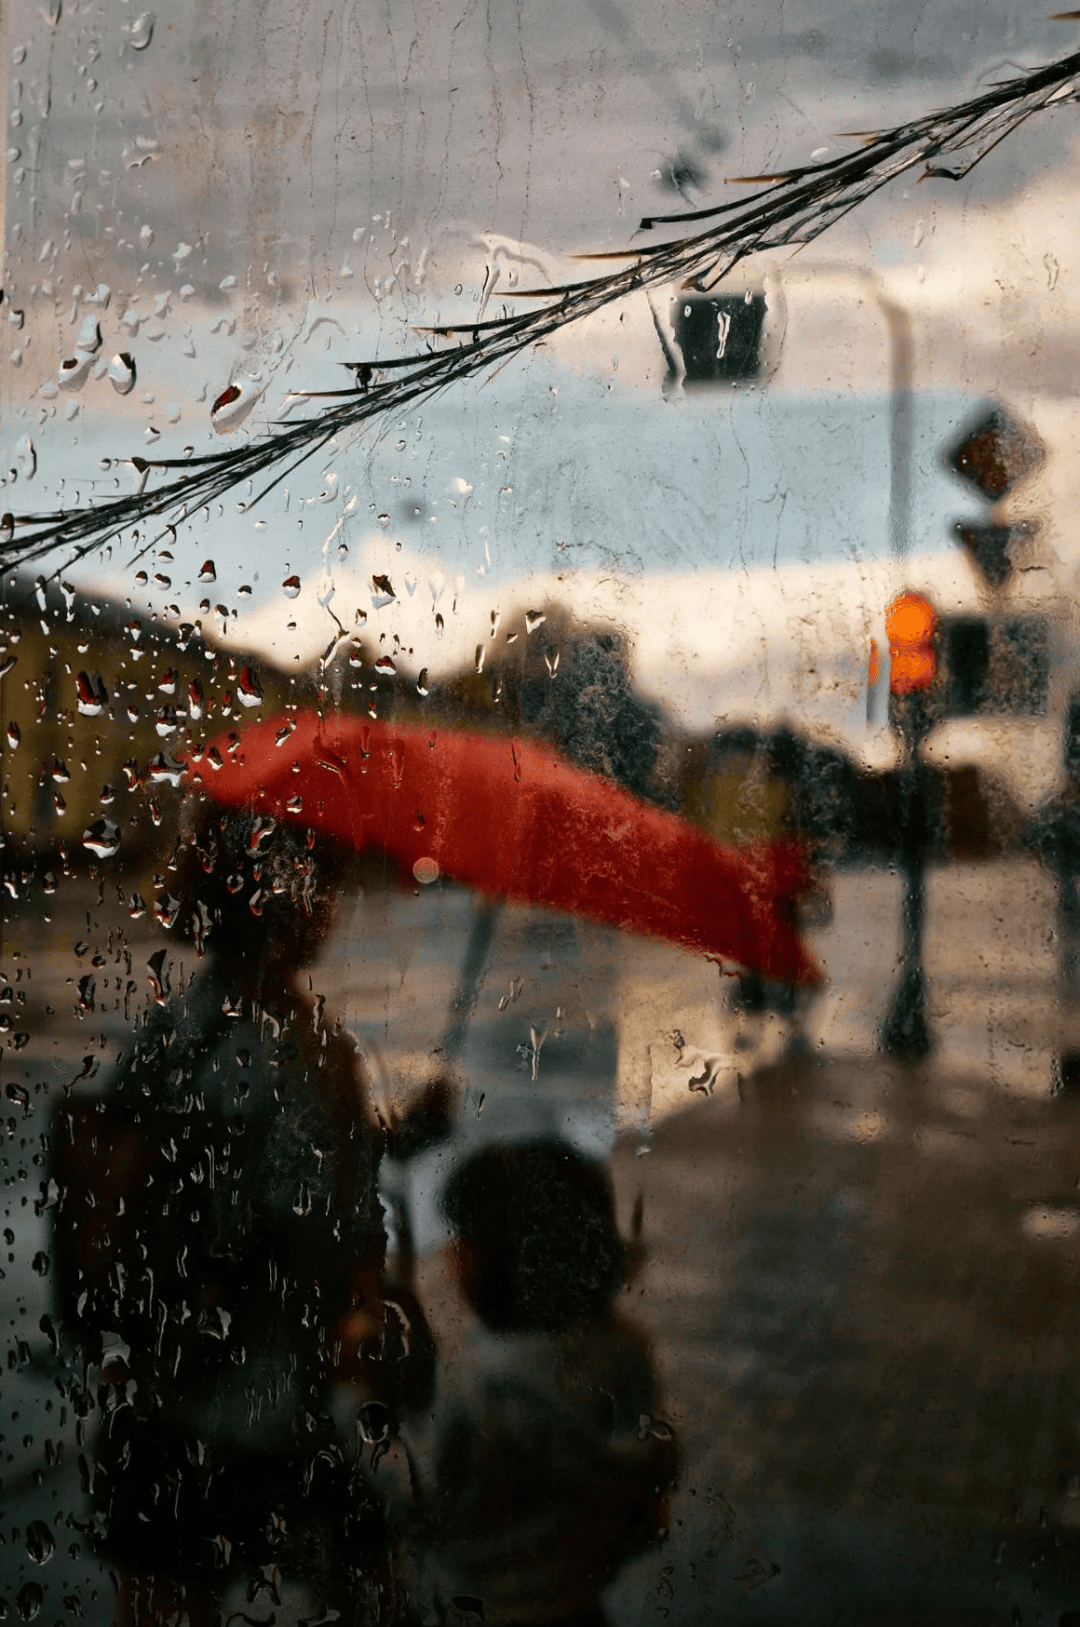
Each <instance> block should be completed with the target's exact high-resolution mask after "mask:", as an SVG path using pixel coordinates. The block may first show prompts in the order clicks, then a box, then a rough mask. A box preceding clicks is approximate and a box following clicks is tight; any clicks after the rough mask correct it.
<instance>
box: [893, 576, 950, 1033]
mask: <svg viewBox="0 0 1080 1627" xmlns="http://www.w3.org/2000/svg"><path fill="white" fill-rule="evenodd" d="M937 622H938V617H937V612H936V611H935V609H934V607H933V605H932V604H931V603H930V601H929V599H927V598H925V597H924V596H923V595H922V594H921V593H902V594H901V595H900V597H899V598H898V599H895V600H894V601H893V603H892V604H891V605H890V606H889V610H888V613H887V615H886V622H885V625H886V631H887V633H888V636H889V656H890V663H891V665H890V675H889V721H890V722H891V724H892V726H893V728H894V729H895V731H896V733H897V736H898V737H899V741H900V759H899V762H898V764H897V784H896V797H897V809H896V811H897V834H898V846H899V860H900V868H901V872H902V875H903V878H904V897H903V904H902V906H901V915H900V920H901V946H900V977H899V981H898V983H897V986H896V992H895V993H894V995H893V1000H892V1004H891V1006H890V1008H889V1013H888V1016H887V1017H886V1019H885V1021H884V1023H883V1024H882V1028H881V1047H882V1050H883V1051H885V1053H886V1054H887V1055H888V1056H892V1057H896V1058H897V1060H899V1061H903V1062H917V1061H919V1060H920V1058H922V1057H925V1056H927V1055H929V1053H930V1050H931V1049H932V1046H933V1040H932V1038H931V1035H930V1027H929V1023H928V1022H927V1017H926V974H925V972H924V970H923V926H924V922H925V916H926V848H927V838H928V835H929V831H928V828H927V826H928V820H927V809H928V803H929V798H928V795H927V792H928V783H927V781H928V775H927V770H926V766H925V764H924V763H923V761H922V758H921V756H920V751H919V748H920V746H921V745H922V742H923V740H924V739H925V738H926V736H927V734H928V733H929V731H930V729H931V727H932V725H933V722H934V716H933V712H934V707H933V702H932V699H931V695H930V690H931V688H932V686H933V684H934V680H935V678H936V677H937V654H936V651H935V648H934V634H935V631H936V629H937Z"/></svg>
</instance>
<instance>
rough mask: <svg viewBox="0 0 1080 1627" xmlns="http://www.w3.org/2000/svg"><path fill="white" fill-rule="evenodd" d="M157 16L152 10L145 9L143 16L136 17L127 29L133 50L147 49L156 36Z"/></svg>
mask: <svg viewBox="0 0 1080 1627" xmlns="http://www.w3.org/2000/svg"><path fill="white" fill-rule="evenodd" d="M156 21H157V18H156V17H155V16H154V13H153V12H152V11H144V12H143V14H142V16H141V17H136V19H135V21H134V22H133V23H130V24H129V25H128V27H127V29H126V33H127V37H128V42H129V44H130V46H131V49H132V50H133V51H145V50H146V47H147V46H148V45H149V44H150V41H151V40H152V39H153V37H154V24H155V22H156Z"/></svg>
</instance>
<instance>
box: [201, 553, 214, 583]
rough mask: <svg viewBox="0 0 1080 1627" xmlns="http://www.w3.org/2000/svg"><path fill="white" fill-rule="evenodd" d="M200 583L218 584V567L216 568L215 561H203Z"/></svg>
mask: <svg viewBox="0 0 1080 1627" xmlns="http://www.w3.org/2000/svg"><path fill="white" fill-rule="evenodd" d="M199 581H200V582H216V581H217V567H216V566H215V564H214V561H213V560H212V559H204V560H203V563H202V565H201V566H200V568H199Z"/></svg>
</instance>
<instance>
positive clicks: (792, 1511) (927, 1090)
mask: <svg viewBox="0 0 1080 1627" xmlns="http://www.w3.org/2000/svg"><path fill="white" fill-rule="evenodd" d="M616 1167H617V1171H618V1180H619V1185H620V1191H621V1196H622V1200H623V1204H624V1208H625V1209H626V1211H627V1212H632V1211H633V1208H634V1206H635V1204H637V1205H640V1206H641V1212H642V1214H643V1231H644V1236H645V1239H646V1243H647V1250H648V1260H647V1264H646V1265H645V1267H644V1270H643V1272H642V1274H641V1277H640V1279H639V1281H638V1282H637V1283H636V1284H635V1285H634V1287H633V1288H632V1289H631V1291H630V1295H629V1299H630V1301H631V1302H632V1303H633V1305H634V1309H635V1314H637V1315H639V1316H640V1317H641V1318H642V1319H643V1320H644V1322H645V1323H646V1325H647V1326H648V1328H649V1330H650V1332H651V1333H652V1336H653V1338H654V1339H655V1341H656V1350H657V1355H658V1359H659V1363H660V1368H661V1372H662V1375H663V1378H664V1381H665V1384H666V1388H667V1395H668V1398H669V1406H670V1408H671V1418H672V1422H673V1424H674V1426H675V1428H676V1430H677V1433H678V1435H679V1438H680V1440H681V1442H682V1445H683V1450H684V1454H685V1470H684V1474H683V1479H682V1484H681V1487H680V1491H679V1494H678V1496H677V1498H676V1500H675V1507H674V1509H673V1517H674V1523H673V1528H672V1537H671V1540H670V1543H669V1545H668V1547H667V1550H666V1554H665V1562H664V1565H663V1566H660V1567H658V1568H657V1567H653V1569H652V1570H651V1571H650V1575H649V1582H650V1586H651V1588H652V1608H653V1610H654V1611H655V1612H656V1613H657V1614H658V1616H659V1615H662V1616H663V1618H664V1619H666V1620H670V1621H676V1620H677V1621H681V1622H686V1623H690V1622H694V1621H705V1620H716V1619H725V1618H726V1619H730V1620H734V1621H740V1622H755V1623H756V1622H762V1623H765V1622H781V1621H782V1622H800V1623H802V1622H822V1623H824V1622H853V1623H854V1622H863V1621H867V1622H869V1621H875V1622H876V1621H895V1622H901V1621H915V1620H918V1621H941V1622H964V1623H967V1622H971V1623H975V1622H985V1623H991V1622H995V1623H996V1622H998V1621H1000V1622H1002V1623H1006V1622H1014V1621H1040V1620H1041V1621H1047V1622H1057V1621H1058V1619H1059V1616H1060V1615H1061V1613H1062V1612H1064V1611H1066V1610H1069V1609H1077V1608H1080V1373H1078V1370H1077V1361H1076V1352H1077V1349H1078V1346H1080V1293H1078V1286H1080V1284H1078V1275H1077V1265H1078V1259H1080V1206H1078V1202H1077V1186H1078V1177H1080V1104H1077V1103H1076V1102H1073V1101H1069V1100H1067V1099H1062V1098H1057V1099H1054V1100H1050V1101H1043V1102H1039V1103H1035V1102H1023V1101H1020V1100H1017V1099H1015V1098H1014V1099H1007V1098H1004V1097H1001V1096H997V1095H996V1094H991V1093H988V1092H987V1090H986V1088H985V1083H984V1082H983V1081H981V1080H978V1079H972V1080H970V1081H968V1082H967V1084H966V1085H965V1084H964V1083H963V1082H961V1081H959V1080H958V1079H957V1078H956V1077H955V1076H951V1077H948V1078H946V1079H943V1078H942V1076H941V1074H940V1073H939V1072H937V1071H936V1070H935V1069H934V1068H933V1067H927V1068H924V1069H919V1070H903V1069H900V1068H896V1067H890V1066H888V1065H887V1064H883V1063H882V1062H880V1061H877V1060H875V1061H871V1062H867V1063H851V1062H836V1061H829V1060H828V1059H823V1060H820V1061H815V1062H799V1063H794V1064H788V1065H786V1066H780V1067H776V1068H772V1069H768V1070H764V1071H762V1072H761V1073H760V1074H758V1075H757V1076H756V1077H754V1078H752V1079H750V1080H748V1081H746V1082H745V1084H744V1086H743V1089H742V1096H741V1100H740V1099H739V1097H738V1096H736V1095H734V1094H733V1093H732V1094H729V1095H727V1096H714V1097H713V1098H712V1099H710V1100H708V1101H705V1102H702V1103H701V1104H700V1105H697V1106H695V1107H691V1108H689V1109H688V1110H687V1111H686V1112H684V1113H683V1114H681V1115H679V1116H677V1117H675V1118H672V1119H670V1120H668V1122H667V1123H665V1124H664V1125H662V1126H661V1127H660V1129H659V1130H658V1131H657V1133H656V1135H655V1136H654V1138H653V1139H652V1141H651V1143H650V1144H648V1146H647V1149H645V1150H642V1149H634V1148H632V1147H625V1148H623V1149H622V1150H621V1153H620V1156H619V1158H618V1159H617V1164H616ZM665 1566H666V1567H668V1568H667V1569H665ZM629 1587H630V1583H629V1579H626V1581H625V1582H624V1584H623V1589H624V1590H623V1592H622V1594H621V1598H620V1603H623V1602H625V1605H626V1606H627V1607H630V1605H631V1595H630V1592H629ZM661 1595H663V1596H664V1597H663V1599H662V1598H661ZM661 1605H663V1608H661ZM1017 1612H1018V1613H1017ZM627 1619H629V1617H627ZM641 1619H648V1617H647V1616H646V1617H643V1618H641Z"/></svg>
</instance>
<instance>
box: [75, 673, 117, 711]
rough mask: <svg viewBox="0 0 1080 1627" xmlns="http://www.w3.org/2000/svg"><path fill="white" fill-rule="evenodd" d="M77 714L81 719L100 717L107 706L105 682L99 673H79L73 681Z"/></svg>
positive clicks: (107, 697) (107, 698)
mask: <svg viewBox="0 0 1080 1627" xmlns="http://www.w3.org/2000/svg"><path fill="white" fill-rule="evenodd" d="M75 688H76V691H77V694H78V704H79V712H80V713H81V715H82V716H83V717H100V716H101V714H102V712H104V710H105V708H106V707H107V706H108V704H109V695H108V691H107V690H106V688H105V680H104V679H103V678H102V676H101V673H100V672H80V673H79V674H78V675H77V677H76V679H75Z"/></svg>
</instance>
